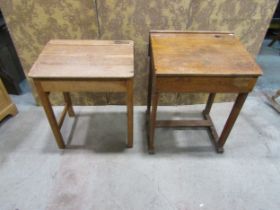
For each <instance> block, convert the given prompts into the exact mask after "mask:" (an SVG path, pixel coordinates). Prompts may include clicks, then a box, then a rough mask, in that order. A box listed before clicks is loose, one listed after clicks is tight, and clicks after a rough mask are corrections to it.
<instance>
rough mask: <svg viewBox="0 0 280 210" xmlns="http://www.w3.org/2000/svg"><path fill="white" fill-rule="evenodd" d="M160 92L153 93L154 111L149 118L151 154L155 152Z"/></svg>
mask: <svg viewBox="0 0 280 210" xmlns="http://www.w3.org/2000/svg"><path fill="white" fill-rule="evenodd" d="M158 98H159V93H158V92H154V93H153V94H152V113H151V115H150V119H149V137H148V139H149V142H148V150H149V153H150V154H154V153H155V150H154V136H155V125H156V116H157V105H158Z"/></svg>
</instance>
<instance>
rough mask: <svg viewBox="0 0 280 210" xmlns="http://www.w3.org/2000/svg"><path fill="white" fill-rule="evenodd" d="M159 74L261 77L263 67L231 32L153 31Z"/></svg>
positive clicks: (156, 67) (153, 44)
mask: <svg viewBox="0 0 280 210" xmlns="http://www.w3.org/2000/svg"><path fill="white" fill-rule="evenodd" d="M150 38H151V46H152V54H153V59H154V67H155V71H156V74H157V75H160V76H171V75H192V76H259V75H261V74H262V70H261V69H260V67H259V66H258V65H257V64H256V62H255V61H254V59H253V58H252V57H251V55H250V54H249V53H248V52H247V50H246V49H245V47H244V46H243V45H242V44H241V42H240V41H239V40H238V39H237V38H236V37H235V36H234V35H233V34H231V33H223V32H217V33H216V32H180V31H169V32H168V31H153V32H151V37H150Z"/></svg>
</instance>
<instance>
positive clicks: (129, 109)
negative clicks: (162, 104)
mask: <svg viewBox="0 0 280 210" xmlns="http://www.w3.org/2000/svg"><path fill="white" fill-rule="evenodd" d="M127 147H128V148H131V147H133V80H132V79H130V80H128V81H127Z"/></svg>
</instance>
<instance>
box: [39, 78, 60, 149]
mask: <svg viewBox="0 0 280 210" xmlns="http://www.w3.org/2000/svg"><path fill="white" fill-rule="evenodd" d="M34 84H35V86H36V89H37V92H38V96H39V98H40V100H41V103H42V106H43V108H44V110H45V113H46V115H47V118H48V121H49V123H50V126H51V129H52V131H53V134H54V136H55V140H56V143H57V146H58V147H59V148H60V149H64V148H65V144H64V141H63V137H62V135H61V133H60V129H59V126H58V123H57V121H56V118H55V115H54V112H53V109H52V106H51V103H50V100H49V97H48V93H46V92H44V90H43V89H42V86H41V84H40V82H39V81H34Z"/></svg>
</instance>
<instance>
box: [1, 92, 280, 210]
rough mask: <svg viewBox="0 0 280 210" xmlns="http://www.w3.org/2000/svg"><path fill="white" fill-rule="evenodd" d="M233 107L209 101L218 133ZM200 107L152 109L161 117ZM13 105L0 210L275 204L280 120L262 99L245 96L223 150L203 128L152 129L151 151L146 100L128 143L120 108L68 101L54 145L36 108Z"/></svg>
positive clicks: (279, 185) (279, 182)
mask: <svg viewBox="0 0 280 210" xmlns="http://www.w3.org/2000/svg"><path fill="white" fill-rule="evenodd" d="M231 105H232V103H221V104H214V107H213V111H212V113H211V114H212V116H213V120H214V122H215V123H216V125H217V129H218V131H219V132H220V131H221V128H222V126H223V123H224V122H225V120H226V117H227V113H229V110H230V108H231ZM203 107H204V106H202V105H193V106H179V107H159V117H160V118H161V119H163V118H169V117H172V118H173V119H179V118H181V117H190V118H197V117H198V116H199V114H197V113H199V112H200V111H201V110H202V109H203ZM19 109H20V112H19V114H18V115H17V116H16V117H13V118H10V119H9V120H7V121H5V123H2V124H0V137H1V138H0V189H1V190H0V209H36V210H40V209H67V210H69V209H73V210H74V209H75V210H76V209H139V210H143V209H155V210H156V209H211V210H212V209H216V210H219V209H221V210H224V209H234V210H235V209H246V210H255V209H269V210H274V209H275V210H276V209H277V210H278V209H280V200H279V194H280V161H279V160H280V153H279V151H280V130H279V125H280V118H279V114H277V113H276V112H275V111H274V110H273V109H271V108H270V107H269V106H266V105H265V104H264V102H263V101H262V100H261V99H260V98H257V97H249V98H248V100H247V102H246V103H245V105H244V108H243V110H242V112H241V114H240V116H239V118H238V120H237V122H236V125H235V127H234V128H233V130H232V133H231V135H230V136H229V139H228V141H227V143H226V145H225V153H224V154H222V155H221V154H217V153H216V152H215V150H214V148H213V146H212V145H211V142H210V139H209V136H208V134H207V132H206V130H203V129H187V130H174V129H157V131H156V136H155V140H156V155H148V153H147V149H146V148H147V144H146V133H145V126H144V123H145V118H144V116H145V114H144V111H145V108H144V107H135V120H134V122H135V126H134V132H135V133H134V138H135V140H134V142H135V144H134V147H133V148H132V149H126V148H125V142H126V123H125V122H126V116H125V113H126V112H125V107H124V106H123V107H120V106H106V107H103V106H102V107H75V111H76V113H77V117H76V118H75V119H72V118H67V119H66V121H65V125H64V127H63V131H62V132H63V135H64V138H65V139H68V143H69V144H70V146H69V149H66V150H59V149H58V148H57V146H56V144H55V140H54V137H53V135H52V132H51V129H50V127H49V124H48V122H47V120H46V117H45V114H44V113H43V110H42V108H41V107H34V106H28V107H26V106H19ZM55 110H56V113H58V112H59V111H61V110H62V107H56V109H55ZM72 128H73V130H72ZM71 130H72V131H71Z"/></svg>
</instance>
